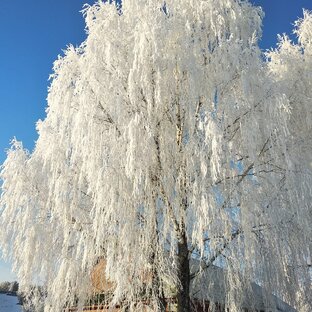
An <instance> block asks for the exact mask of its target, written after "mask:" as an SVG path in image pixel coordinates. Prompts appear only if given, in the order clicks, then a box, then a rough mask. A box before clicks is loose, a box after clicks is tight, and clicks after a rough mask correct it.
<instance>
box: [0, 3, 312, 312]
mask: <svg viewBox="0 0 312 312" xmlns="http://www.w3.org/2000/svg"><path fill="white" fill-rule="evenodd" d="M84 15H85V19H86V27H87V33H88V37H87V39H86V41H85V42H84V43H83V44H82V45H81V46H80V47H78V48H74V47H72V46H70V47H68V49H67V50H66V52H65V55H64V56H63V57H60V58H59V59H58V60H57V61H55V63H54V74H53V75H52V83H51V86H50V88H49V93H48V108H47V116H46V118H45V120H44V121H39V122H38V124H37V129H38V133H39V139H38V141H37V142H36V147H35V149H34V151H33V152H32V153H29V152H28V151H26V150H24V149H23V146H22V143H20V142H18V141H16V140H14V141H13V143H12V147H11V149H10V150H9V152H8V155H7V159H6V161H5V163H4V164H3V166H2V171H1V179H2V181H3V183H2V196H1V202H0V205H1V206H0V211H1V219H0V224H1V228H2V229H3V230H2V231H1V234H0V244H1V247H2V248H3V251H4V253H5V254H6V255H7V256H8V257H12V258H13V260H14V268H15V270H16V271H17V274H18V276H19V278H20V282H21V283H20V284H21V286H22V287H23V285H24V287H26V286H27V285H31V284H34V283H39V284H43V285H45V287H46V294H47V295H46V298H45V311H62V309H63V308H64V307H66V306H72V305H77V304H78V305H80V306H82V305H83V304H84V302H85V300H86V299H87V298H88V297H90V295H91V291H92V287H91V282H90V274H91V271H92V269H93V267H94V265H95V263H96V262H97V261H98V259H99V258H105V259H106V276H107V278H108V279H109V280H110V281H111V282H112V283H113V285H114V288H113V296H112V297H111V298H110V302H109V304H115V303H120V302H122V303H123V304H124V306H128V307H129V308H130V309H132V310H137V309H139V305H138V302H140V300H142V298H143V297H144V298H148V299H149V300H150V302H152V303H153V304H154V309H156V308H157V309H159V310H162V309H163V304H162V302H163V299H164V296H165V295H164V293H165V291H166V288H167V287H168V285H171V286H172V287H173V288H174V291H173V293H174V295H175V296H176V298H177V302H178V311H179V312H180V311H190V300H191V299H192V298H194V297H196V294H195V292H194V289H195V288H196V287H197V288H198V287H199V290H200V291H201V292H205V293H207V296H208V298H209V287H210V283H213V282H214V281H206V282H202V280H201V276H202V275H203V274H204V273H205V270H206V269H207V268H209V267H211V266H212V265H217V266H219V267H221V268H223V269H224V280H225V285H226V293H225V298H224V304H225V306H226V307H228V308H230V311H240V309H241V308H242V302H243V297H244V294H245V293H246V292H248V290H249V289H250V288H251V283H252V282H256V283H257V284H259V285H260V286H261V287H262V288H263V289H265V292H266V293H267V294H275V295H277V296H278V297H280V298H282V299H283V300H285V301H286V302H289V303H291V304H293V305H294V306H295V307H296V308H297V309H299V310H300V311H310V310H311V300H312V298H311V271H309V270H310V269H309V266H311V247H312V246H311V237H312V227H311V224H312V212H311V199H312V198H311V195H312V194H311V185H312V181H311V174H312V158H311V157H312V156H311V155H312V153H311V152H312V150H311V146H312V145H311V143H312V131H311V126H312V123H311V120H312V119H311V117H312V106H311V98H312V85H311V84H312V80H311V74H312V72H311V68H312V15H311V13H309V12H304V18H303V19H301V20H299V21H297V22H296V24H295V31H296V34H297V36H298V43H297V44H295V43H292V42H291V41H290V40H289V39H288V38H287V37H286V36H285V37H281V38H280V41H279V44H278V47H277V49H276V50H272V51H269V52H268V53H267V54H266V59H265V58H264V56H263V54H262V52H261V51H260V49H259V47H258V40H259V38H260V36H261V23H262V17H263V12H262V10H261V9H260V8H259V7H255V6H253V5H251V4H250V3H249V2H248V1H241V0H219V1H213V0H208V1H195V0H168V1H166V2H165V3H164V2H163V1H159V0H153V1H152V0H151V1H149V0H147V1H137V0H125V1H124V3H123V6H122V8H121V9H120V8H119V10H116V8H115V6H114V5H112V4H108V3H104V2H102V1H99V2H97V3H96V4H94V5H92V6H88V7H86V8H85V10H84ZM192 261H195V262H196V263H197V266H196V267H195V269H192ZM146 276H148V277H149V278H146ZM253 300H254V298H252V296H251V298H250V300H249V301H250V304H251V306H252V305H253V302H254V301H253ZM267 301H268V306H269V305H270V297H269V295H268V296H267Z"/></svg>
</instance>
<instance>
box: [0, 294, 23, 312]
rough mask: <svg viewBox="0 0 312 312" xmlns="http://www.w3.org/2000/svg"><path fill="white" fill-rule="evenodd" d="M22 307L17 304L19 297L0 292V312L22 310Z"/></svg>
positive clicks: (18, 311)
mask: <svg viewBox="0 0 312 312" xmlns="http://www.w3.org/2000/svg"><path fill="white" fill-rule="evenodd" d="M21 311H22V308H21V306H20V305H18V304H17V297H15V296H7V295H5V294H0V312H21Z"/></svg>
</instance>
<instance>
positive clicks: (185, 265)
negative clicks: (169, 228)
mask: <svg viewBox="0 0 312 312" xmlns="http://www.w3.org/2000/svg"><path fill="white" fill-rule="evenodd" d="M177 274H178V277H179V280H180V285H179V287H178V293H177V312H190V311H191V302H190V281H191V278H190V261H189V255H188V247H187V238H186V235H185V231H183V233H182V235H181V239H180V241H179V243H178V272H177Z"/></svg>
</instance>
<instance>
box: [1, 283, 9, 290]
mask: <svg viewBox="0 0 312 312" xmlns="http://www.w3.org/2000/svg"><path fill="white" fill-rule="evenodd" d="M9 289H10V282H2V283H0V292H8V291H9Z"/></svg>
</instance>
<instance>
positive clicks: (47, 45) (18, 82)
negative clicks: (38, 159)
mask: <svg viewBox="0 0 312 312" xmlns="http://www.w3.org/2000/svg"><path fill="white" fill-rule="evenodd" d="M125 1H126V0H125ZM86 2H88V3H90V4H92V3H94V0H44V1H40V0H27V1H25V0H14V1H12V0H0V38H1V44H0V163H2V162H3V161H4V159H5V149H6V148H8V147H9V142H10V140H11V139H12V138H13V137H14V136H15V137H16V138H17V139H18V140H21V141H23V143H24V146H25V147H26V148H28V149H30V150H32V149H33V146H34V141H35V140H36V139H37V134H36V131H35V122H36V121H37V120H38V119H39V118H41V119H43V118H44V116H45V111H44V110H45V107H46V100H45V99H46V96H47V86H48V84H49V83H48V77H49V74H50V73H51V72H52V64H53V61H54V60H55V59H56V58H57V55H58V54H62V49H65V48H66V46H67V45H68V44H70V43H72V44H74V45H79V44H80V43H81V42H82V41H83V40H84V39H85V37H86V36H85V32H84V20H83V18H82V15H81V13H79V11H80V10H81V8H82V6H83V4H84V3H86ZM251 2H252V3H254V4H256V5H260V6H262V7H263V9H264V11H265V13H266V17H265V19H264V28H263V39H262V41H261V47H262V48H263V49H268V48H270V47H273V46H275V44H276V35H277V34H278V33H284V32H285V33H288V34H291V31H292V25H291V24H292V23H293V22H294V21H295V20H296V19H297V18H298V17H301V16H302V8H306V9H310V10H312V0H251ZM0 230H1V229H0ZM14 278H15V277H14V275H12V274H11V272H10V265H9V264H5V263H4V262H3V261H1V260H0V281H3V280H13V279H14Z"/></svg>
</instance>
